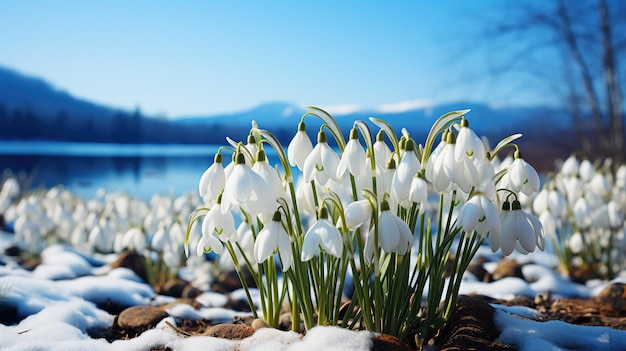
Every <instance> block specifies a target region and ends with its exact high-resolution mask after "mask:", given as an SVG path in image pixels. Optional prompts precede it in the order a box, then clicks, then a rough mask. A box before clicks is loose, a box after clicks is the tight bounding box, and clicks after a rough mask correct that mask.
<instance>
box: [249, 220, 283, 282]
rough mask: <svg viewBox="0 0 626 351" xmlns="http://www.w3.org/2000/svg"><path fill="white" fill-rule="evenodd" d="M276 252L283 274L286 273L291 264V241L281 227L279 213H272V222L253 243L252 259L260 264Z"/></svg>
mask: <svg viewBox="0 0 626 351" xmlns="http://www.w3.org/2000/svg"><path fill="white" fill-rule="evenodd" d="M277 251H278V253H279V255H280V259H281V261H282V266H283V272H286V271H287V270H288V269H289V268H290V267H291V264H292V263H293V255H292V253H291V241H290V239H289V235H288V234H287V231H285V228H284V227H283V224H282V222H281V214H280V212H279V211H276V212H275V213H274V217H273V218H272V222H271V223H270V224H268V225H267V226H265V227H263V229H261V231H260V232H259V235H258V236H257V238H256V242H255V243H254V258H255V259H256V261H257V262H259V263H261V262H264V261H265V260H267V259H268V258H269V257H270V256H272V255H273V254H274V253H275V252H277Z"/></svg>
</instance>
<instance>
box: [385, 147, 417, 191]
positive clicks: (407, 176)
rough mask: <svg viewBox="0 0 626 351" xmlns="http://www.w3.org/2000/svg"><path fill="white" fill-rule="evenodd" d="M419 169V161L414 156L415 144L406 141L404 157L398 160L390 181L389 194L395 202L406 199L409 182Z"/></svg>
mask: <svg viewBox="0 0 626 351" xmlns="http://www.w3.org/2000/svg"><path fill="white" fill-rule="evenodd" d="M420 168H421V164H420V161H419V160H418V158H417V155H416V154H415V144H414V143H413V140H408V141H407V143H406V150H405V152H404V155H403V156H402V158H401V159H400V163H399V164H398V166H397V168H396V171H395V173H394V174H393V178H392V180H391V194H392V195H393V196H394V198H395V199H396V201H398V202H402V201H404V200H406V199H408V197H409V190H410V189H411V182H412V181H413V178H414V177H415V175H416V174H417V172H418V171H419V170H420Z"/></svg>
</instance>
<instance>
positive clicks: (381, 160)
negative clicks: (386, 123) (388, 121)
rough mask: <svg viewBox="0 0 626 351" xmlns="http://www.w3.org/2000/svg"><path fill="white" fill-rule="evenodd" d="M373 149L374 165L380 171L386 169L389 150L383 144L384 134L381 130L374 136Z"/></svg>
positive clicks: (389, 156) (385, 144) (384, 143)
mask: <svg viewBox="0 0 626 351" xmlns="http://www.w3.org/2000/svg"><path fill="white" fill-rule="evenodd" d="M373 147H374V158H375V159H376V165H377V166H378V167H380V168H382V169H387V163H388V162H389V160H390V159H391V149H390V148H389V145H387V143H386V142H385V134H383V131H382V130H380V131H378V133H377V134H376V142H375V143H374V146H373Z"/></svg>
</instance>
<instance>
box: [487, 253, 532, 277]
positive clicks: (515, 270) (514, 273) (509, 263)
mask: <svg viewBox="0 0 626 351" xmlns="http://www.w3.org/2000/svg"><path fill="white" fill-rule="evenodd" d="M491 276H492V280H499V279H502V278H504V277H517V278H520V279H524V274H522V266H521V265H520V264H518V263H517V262H515V260H512V259H510V258H503V259H501V260H500V262H498V265H497V266H496V269H494V271H493V273H492V274H491Z"/></svg>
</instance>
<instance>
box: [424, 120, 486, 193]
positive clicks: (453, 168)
mask: <svg viewBox="0 0 626 351" xmlns="http://www.w3.org/2000/svg"><path fill="white" fill-rule="evenodd" d="M455 150H456V140H455V137H454V133H452V132H450V131H446V132H444V136H443V138H442V141H441V143H439V145H438V146H437V148H436V149H435V150H434V151H433V153H432V154H431V156H430V158H429V159H428V163H429V165H427V167H426V178H427V179H429V180H430V181H431V182H432V183H433V186H434V187H435V190H437V192H444V191H447V190H448V189H449V187H450V186H451V184H453V183H454V184H455V185H457V186H458V187H459V189H461V190H462V191H463V192H464V193H466V194H469V193H470V192H471V190H472V187H475V186H477V185H478V183H479V178H478V171H477V170H476V166H475V165H474V163H473V162H472V160H470V159H469V158H468V157H467V156H465V155H462V157H460V158H459V159H457V158H456V156H455V153H456V151H455Z"/></svg>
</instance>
